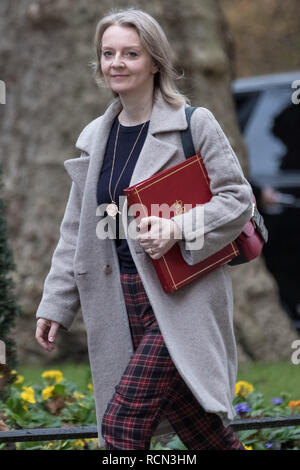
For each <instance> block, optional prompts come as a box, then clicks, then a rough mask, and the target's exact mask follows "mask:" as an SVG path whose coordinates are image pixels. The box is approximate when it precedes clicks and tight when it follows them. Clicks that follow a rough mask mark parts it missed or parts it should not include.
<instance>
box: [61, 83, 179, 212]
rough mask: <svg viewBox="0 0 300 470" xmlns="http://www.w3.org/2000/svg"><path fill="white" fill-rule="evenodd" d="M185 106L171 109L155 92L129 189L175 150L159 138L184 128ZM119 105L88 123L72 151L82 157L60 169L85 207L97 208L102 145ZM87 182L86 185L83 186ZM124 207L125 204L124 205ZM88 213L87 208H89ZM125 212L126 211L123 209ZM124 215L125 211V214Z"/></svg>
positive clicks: (159, 167) (156, 170)
mask: <svg viewBox="0 0 300 470" xmlns="http://www.w3.org/2000/svg"><path fill="white" fill-rule="evenodd" d="M184 108H185V106H184V105H183V106H181V107H180V108H174V107H173V106H171V105H169V104H168V103H167V102H166V101H165V100H164V99H163V97H162V95H161V92H160V91H157V93H156V99H155V101H154V104H153V109H152V114H151V118H150V124H149V129H148V134H147V137H146V140H145V142H144V145H143V148H142V150H141V153H140V155H139V158H138V160H137V163H136V165H135V168H134V171H133V174H132V176H131V180H130V184H129V186H132V185H134V184H136V183H138V182H140V181H143V180H144V179H146V178H149V177H150V176H152V175H154V174H155V173H157V172H159V171H160V170H161V169H162V168H163V167H167V165H168V163H169V162H170V160H171V159H172V157H173V156H174V155H175V153H176V150H177V147H176V145H174V144H173V143H170V142H167V141H166V139H164V140H162V139H160V135H162V134H163V133H167V132H174V131H180V130H183V129H186V128H187V121H186V117H185V112H184ZM121 109H122V104H121V102H120V100H119V99H116V100H115V101H114V102H113V103H112V104H111V105H110V106H109V107H108V108H107V110H106V112H105V113H104V114H103V116H100V117H99V118H97V119H95V120H94V121H92V122H91V123H90V124H89V125H88V126H86V128H85V129H84V131H83V132H82V133H81V135H80V136H79V138H78V140H77V142H76V147H77V148H79V149H80V150H81V151H82V152H83V154H84V155H86V156H81V157H80V158H73V159H69V160H66V161H65V162H64V166H65V168H66V170H67V172H68V173H69V175H70V176H71V178H72V180H73V181H74V182H75V183H76V184H77V185H78V186H79V187H80V189H81V191H82V192H85V193H86V194H85V195H86V197H87V200H88V201H89V204H91V203H92V205H93V206H94V208H96V207H97V200H96V193H97V183H98V178H99V174H100V170H101V167H102V163H103V159H104V154H105V149H106V144H107V140H108V136H109V133H110V129H111V126H112V123H113V121H114V119H115V117H116V115H117V114H118V113H119V112H120V111H121ZM86 182H87V185H86ZM125 204H126V203H125ZM89 207H90V209H91V206H89ZM126 209H127V208H126ZM126 212H127V210H126Z"/></svg>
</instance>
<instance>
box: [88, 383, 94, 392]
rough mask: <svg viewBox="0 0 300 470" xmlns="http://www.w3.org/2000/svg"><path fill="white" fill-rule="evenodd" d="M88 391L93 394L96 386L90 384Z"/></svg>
mask: <svg viewBox="0 0 300 470" xmlns="http://www.w3.org/2000/svg"><path fill="white" fill-rule="evenodd" d="M88 389H89V390H90V391H91V392H93V391H94V385H93V384H92V383H89V384H88Z"/></svg>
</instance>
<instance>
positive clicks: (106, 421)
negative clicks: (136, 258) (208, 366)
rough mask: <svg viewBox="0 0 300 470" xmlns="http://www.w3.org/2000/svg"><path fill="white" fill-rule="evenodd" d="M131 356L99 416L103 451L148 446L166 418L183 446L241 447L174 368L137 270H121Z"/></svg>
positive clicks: (227, 448)
mask: <svg viewBox="0 0 300 470" xmlns="http://www.w3.org/2000/svg"><path fill="white" fill-rule="evenodd" d="M121 283H122V289H123V292H124V297H125V303H126V307H127V313H128V317H129V323H130V328H131V334H132V340H133V345H134V354H133V355H132V356H131V359H130V362H129V364H128V366H127V367H126V369H125V371H124V373H123V375H122V378H121V380H120V382H119V384H118V385H117V386H116V387H115V393H114V394H113V396H112V398H111V400H110V401H109V403H108V405H107V408H106V411H105V413H104V416H103V420H102V435H103V438H104V439H105V448H106V449H110V450H113V449H124V450H132V449H140V450H141V449H142V450H145V449H149V448H150V439H151V437H152V435H153V433H154V431H155V429H156V427H157V425H158V423H159V421H160V420H161V418H162V415H164V416H165V417H167V418H168V419H169V421H170V422H171V424H172V426H173V427H174V430H175V431H176V433H177V434H178V436H179V437H180V439H181V440H182V442H183V443H184V444H185V446H186V447H187V448H188V449H189V450H208V449H211V450H213V449H215V450H217V449H218V450H244V447H243V445H242V444H241V442H240V441H239V440H238V438H237V437H236V436H235V435H234V434H233V432H232V431H231V430H230V428H227V427H224V426H223V424H222V421H221V419H220V418H219V417H218V416H217V415H216V414H212V413H207V412H206V411H205V410H204V409H203V408H202V407H201V405H200V404H199V402H198V401H197V400H196V398H195V397H194V395H193V394H192V392H191V391H190V390H189V388H188V386H187V385H186V383H185V382H184V380H183V379H182V377H181V375H180V374H179V372H178V371H177V369H176V367H175V365H174V363H173V361H172V360H171V357H170V355H169V353H168V350H167V347H166V345H165V343H164V340H163V337H162V335H161V333H160V330H159V326H158V323H157V321H156V318H155V315H154V312H153V310H152V308H151V305H150V303H149V299H148V297H147V294H146V292H145V290H144V286H143V284H142V281H141V278H140V276H139V274H121Z"/></svg>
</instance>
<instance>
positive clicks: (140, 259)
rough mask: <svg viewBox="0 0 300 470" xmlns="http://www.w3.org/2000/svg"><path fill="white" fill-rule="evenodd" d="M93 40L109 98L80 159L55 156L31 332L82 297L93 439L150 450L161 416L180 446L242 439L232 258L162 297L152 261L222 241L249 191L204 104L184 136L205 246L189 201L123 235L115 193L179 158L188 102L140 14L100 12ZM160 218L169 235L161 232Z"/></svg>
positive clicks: (218, 445) (211, 249)
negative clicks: (50, 247)
mask: <svg viewBox="0 0 300 470" xmlns="http://www.w3.org/2000/svg"><path fill="white" fill-rule="evenodd" d="M95 47H96V51H97V62H96V64H95V73H96V79H97V83H98V84H99V85H100V86H103V84H105V85H106V87H108V88H109V89H110V90H111V91H112V93H113V95H114V97H115V99H114V101H113V102H112V103H111V104H110V105H109V107H108V108H107V110H106V111H105V113H104V114H103V115H102V116H99V117H98V118H96V119H94V120H93V121H92V122H90V123H89V124H88V125H87V126H86V127H85V128H84V129H83V131H82V132H81V134H80V136H79V138H78V140H77V142H76V147H77V148H78V149H80V151H81V156H80V158H74V159H69V160H66V161H65V163H64V164H65V168H66V170H67V171H68V173H69V174H70V176H71V178H72V187H71V191H70V195H69V199H68V203H67V206H66V210H65V214H64V218H63V220H62V223H61V228H60V238H59V242H58V245H57V247H56V249H55V251H54V254H53V257H52V264H51V269H50V272H49V274H48V276H47V277H46V280H45V284H44V292H43V297H42V300H41V303H40V305H39V307H38V310H37V313H36V317H37V319H38V320H37V331H36V338H37V341H38V342H39V343H40V344H41V345H42V346H43V347H44V348H45V349H47V350H49V351H51V350H52V349H53V348H54V340H55V336H56V333H57V331H58V329H59V328H65V329H69V328H70V326H71V324H72V322H73V320H74V317H75V315H76V313H77V312H78V310H79V307H80V306H81V310H82V315H83V319H84V324H85V327H86V331H87V339H88V350H89V358H90V364H91V371H92V376H93V383H94V392H95V401H96V411H97V424H98V435H99V443H100V446H101V445H103V443H104V444H105V448H106V449H128V450H129V449H149V447H150V439H151V437H152V436H153V434H154V432H155V430H156V428H157V426H158V425H159V424H160V423H161V422H163V421H165V422H168V423H169V425H171V426H172V428H173V430H174V431H175V432H176V433H177V434H178V436H179V437H180V439H181V440H182V442H183V443H184V444H185V445H186V447H187V448H188V449H192V450H197V449H223V450H229V449H236V450H239V449H243V446H242V444H241V443H240V441H239V440H238V439H237V437H236V436H235V435H234V434H233V433H232V431H231V430H230V428H229V427H228V424H229V423H230V421H231V420H232V419H233V417H234V410H233V407H232V399H233V396H234V386H235V380H236V372H237V354H236V344H235V337H234V330H233V297H232V284H231V278H230V271H229V267H228V265H223V266H220V267H218V268H217V269H215V270H214V271H211V272H209V273H208V274H207V275H206V276H204V277H202V278H201V279H198V280H196V281H194V282H192V283H190V284H188V285H186V286H184V287H183V288H181V289H179V290H177V291H175V292H174V293H172V294H166V293H164V291H163V290H162V288H161V285H160V282H159V280H158V278H157V275H156V273H155V271H154V268H153V265H152V262H151V258H152V259H159V258H160V257H161V256H163V255H164V254H165V253H166V252H167V251H168V250H169V249H170V248H171V247H172V246H173V245H174V243H179V245H180V249H181V252H182V255H183V257H184V259H185V260H186V262H187V263H188V264H196V263H197V262H199V261H201V260H204V259H205V258H207V257H208V256H210V255H211V254H213V253H215V252H217V251H219V250H220V249H221V248H223V247H224V246H225V245H227V244H228V243H229V242H230V241H233V240H234V239H235V238H236V237H237V236H238V235H239V234H240V232H241V231H242V228H243V226H244V225H245V223H246V222H247V221H248V220H249V219H250V217H251V210H252V190H251V187H250V185H249V183H248V182H247V180H246V179H245V177H244V175H243V173H242V170H241V167H240V165H239V162H238V160H237V158H236V156H235V154H234V152H233V150H232V148H231V146H230V144H229V142H228V140H227V138H226V136H225V135H224V133H223V131H222V129H221V127H220V126H219V124H218V122H217V121H216V119H215V118H214V116H213V114H212V113H211V112H210V111H209V110H208V109H206V108H203V107H199V108H197V109H196V111H195V112H194V113H193V115H192V118H191V132H192V137H193V141H194V146H195V148H196V150H197V151H199V152H200V153H201V155H202V157H203V159H204V163H205V166H206V169H207V172H208V175H209V178H210V181H211V191H212V194H213V197H212V199H211V200H210V202H208V203H206V204H205V205H204V245H203V247H202V248H201V249H192V247H191V240H192V238H193V237H194V236H195V233H197V228H198V229H199V230H200V228H201V227H200V226H197V223H198V222H197V220H196V227H194V228H195V230H194V231H193V232H191V231H190V230H191V229H190V228H191V227H192V224H191V223H190V221H191V218H192V217H193V216H194V215H195V212H194V209H192V210H190V211H188V212H185V213H183V214H181V215H176V216H175V217H173V218H171V219H166V218H160V219H159V218H158V217H151V219H148V218H144V219H142V220H141V223H140V226H139V228H140V231H139V232H138V234H137V236H136V237H130V236H127V237H122V236H120V234H121V233H120V232H121V231H120V228H119V222H121V220H123V221H124V220H125V222H126V223H127V224H128V222H129V221H130V220H131V219H132V217H131V216H130V215H129V214H128V213H127V209H128V207H127V202H126V201H125V203H124V204H123V206H122V205H121V204H120V203H119V201H120V199H119V197H120V196H122V194H123V193H122V191H123V189H124V188H126V187H128V186H131V185H133V184H136V183H137V182H139V181H142V180H144V179H146V178H148V177H150V176H151V175H153V174H155V173H157V172H158V171H161V170H162V169H165V168H168V167H171V166H173V165H175V164H177V163H179V162H181V161H183V160H184V159H185V157H184V152H183V149H182V146H181V140H180V131H181V130H184V129H186V128H187V121H186V116H185V107H186V106H187V103H188V100H187V99H186V98H185V96H183V95H182V94H181V93H180V92H179V90H178V89H177V87H176V86H175V78H176V74H175V71H174V68H173V66H172V60H171V58H172V50H171V48H170V45H169V43H168V40H167V38H166V36H165V34H164V32H163V30H162V28H161V27H160V25H159V24H158V23H157V22H156V20H155V19H154V18H152V17H151V16H150V15H148V14H146V13H145V12H143V11H140V10H136V9H126V10H122V11H118V12H114V13H111V14H109V15H107V16H105V17H104V18H103V19H101V20H100V21H99V23H98V25H97V28H96V33H95ZM103 205H104V207H105V211H102V208H103ZM108 218H109V219H110V220H113V221H117V223H116V234H115V236H114V237H111V236H110V237H103V227H104V224H105V223H106V221H107V219H108ZM196 219H197V218H196ZM149 222H150V226H149V225H148V224H149ZM159 226H160V228H162V233H167V232H168V233H169V234H170V236H169V237H167V238H161V237H159V236H158V233H159ZM120 227H122V224H120ZM110 230H111V229H109V231H110ZM109 233H111V232H109ZM198 233H199V231H198Z"/></svg>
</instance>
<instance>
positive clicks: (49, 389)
mask: <svg viewBox="0 0 300 470" xmlns="http://www.w3.org/2000/svg"><path fill="white" fill-rule="evenodd" d="M53 389H54V385H49V387H45V388H44V389H43V390H42V397H43V400H48V398H50V397H51V396H52V392H53Z"/></svg>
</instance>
